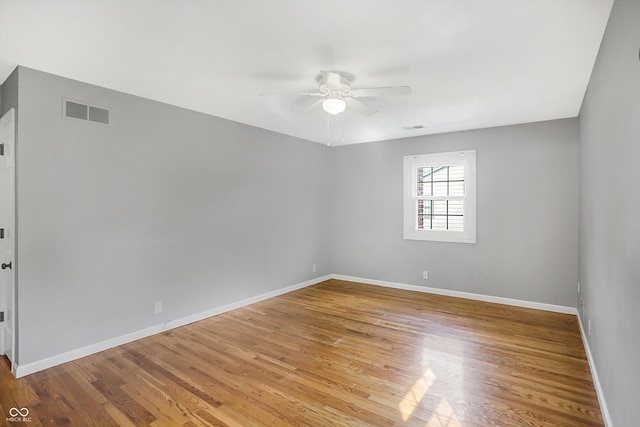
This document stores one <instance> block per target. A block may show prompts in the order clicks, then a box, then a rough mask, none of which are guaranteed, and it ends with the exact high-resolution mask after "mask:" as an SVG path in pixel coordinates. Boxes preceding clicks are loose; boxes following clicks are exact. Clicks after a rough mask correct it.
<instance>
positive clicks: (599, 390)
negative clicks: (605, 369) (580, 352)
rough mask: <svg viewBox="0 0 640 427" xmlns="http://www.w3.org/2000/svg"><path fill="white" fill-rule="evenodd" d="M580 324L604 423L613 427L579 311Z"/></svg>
mask: <svg viewBox="0 0 640 427" xmlns="http://www.w3.org/2000/svg"><path fill="white" fill-rule="evenodd" d="M578 325H580V335H582V344H583V345H584V350H585V352H586V353H587V361H588V362H589V368H590V369H591V377H592V378H593V385H594V386H595V388H596V396H598V403H600V411H602V418H603V419H604V425H605V426H606V427H613V422H612V421H611V415H609V408H607V402H606V400H605V398H604V392H603V390H602V387H601V386H600V379H599V378H598V371H597V370H596V364H595V361H594V360H593V356H592V355H591V348H590V347H589V341H588V340H587V335H586V334H585V333H584V328H583V327H582V318H580V313H578Z"/></svg>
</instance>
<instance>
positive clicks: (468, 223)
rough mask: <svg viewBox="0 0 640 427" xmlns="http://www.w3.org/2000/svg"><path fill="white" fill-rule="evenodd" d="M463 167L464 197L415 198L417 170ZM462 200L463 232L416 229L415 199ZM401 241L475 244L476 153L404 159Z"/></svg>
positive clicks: (407, 157)
mask: <svg viewBox="0 0 640 427" xmlns="http://www.w3.org/2000/svg"><path fill="white" fill-rule="evenodd" d="M460 165H464V188H465V194H464V196H458V197H452V196H447V197H422V196H418V183H417V179H416V176H417V173H418V168H419V167H436V166H460ZM420 199H423V200H460V199H462V200H464V216H463V224H464V225H463V231H450V230H419V229H418V215H417V212H418V200H420ZM404 238H405V239H407V240H429V241H435V242H453V243H476V150H463V151H451V152H447V153H432V154H419V155H413V156H405V157H404Z"/></svg>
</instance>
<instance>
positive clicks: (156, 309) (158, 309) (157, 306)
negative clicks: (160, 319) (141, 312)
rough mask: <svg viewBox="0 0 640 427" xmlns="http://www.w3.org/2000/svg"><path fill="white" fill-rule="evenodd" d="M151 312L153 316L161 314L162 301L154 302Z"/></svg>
mask: <svg viewBox="0 0 640 427" xmlns="http://www.w3.org/2000/svg"><path fill="white" fill-rule="evenodd" d="M153 311H154V313H155V314H159V313H162V301H156V302H154V303H153Z"/></svg>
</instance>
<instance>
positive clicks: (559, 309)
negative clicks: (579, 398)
mask: <svg viewBox="0 0 640 427" xmlns="http://www.w3.org/2000/svg"><path fill="white" fill-rule="evenodd" d="M331 278H332V279H338V280H345V281H348V282H359V283H365V284H368V285H376V286H384V287H387V288H395V289H404V290H407V291H417V292H425V293H429V294H437V295H445V296H449V297H457V298H466V299H472V300H477V301H485V302H494V303H497V304H506V305H513V306H516V307H524V308H535V309H536V310H545V311H553V312H555V313H564V314H578V310H577V309H576V308H575V307H566V306H564V305H554V304H545V303H542V302H533V301H524V300H519V299H512V298H503V297H494V296H491V295H482V294H474V293H470V292H460V291H450V290H448V289H439V288H428V287H426V286H416V285H407V284H405V283H396V282H387V281H384V280H374V279H366V278H362V277H352V276H344V275H341V274H332V275H331Z"/></svg>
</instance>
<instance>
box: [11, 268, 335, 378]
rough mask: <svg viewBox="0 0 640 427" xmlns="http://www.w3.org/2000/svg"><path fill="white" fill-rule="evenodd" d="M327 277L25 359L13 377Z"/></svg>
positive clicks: (312, 283) (88, 354) (327, 277)
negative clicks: (39, 356)
mask: <svg viewBox="0 0 640 427" xmlns="http://www.w3.org/2000/svg"><path fill="white" fill-rule="evenodd" d="M330 278H331V276H323V277H318V278H316V279H312V280H308V281H306V282H301V283H297V284H295V285H291V286H287V287H285V288H281V289H276V290H275V291H271V292H267V293H264V294H261V295H257V296H255V297H251V298H247V299H244V300H242V301H238V302H235V303H232V304H227V305H224V306H221V307H216V308H213V309H211V310H207V311H203V312H201V313H197V314H193V315H190V316H186V317H183V318H180V319H176V320H171V321H169V322H166V323H161V324H159V325H154V326H151V327H149V328H145V329H141V330H139V331H135V332H131V333H128V334H125V335H121V336H118V337H114V338H110V339H108V340H104V341H101V342H99V343H95V344H90V345H88V346H85V347H81V348H78V349H74V350H71V351H67V352H65V353H62V354H58V355H55V356H51V357H47V358H46V359H41V360H38V361H35V362H31V363H27V364H25V365H18V366H16V367H15V376H16V378H20V377H24V376H26V375H30V374H33V373H36V372H38V371H42V370H44V369H48V368H52V367H54V366H58V365H61V364H63V363H67V362H71V361H73V360H76V359H80V358H82V357H85V356H90V355H92V354H95V353H98V352H100V351H104V350H108V349H110V348H113V347H117V346H119V345H123V344H126V343H129V342H131V341H135V340H139V339H142V338H146V337H149V336H151V335H155V334H158V333H161V332H164V331H167V330H169V329H173V328H177V327H179V326H183V325H187V324H189V323H193V322H197V321H198V320H203V319H206V318H208V317H211V316H215V315H217V314H221V313H225V312H227V311H230V310H235V309H236V308H240V307H244V306H246V305H249V304H254V303H256V302H260V301H263V300H266V299H269V298H273V297H276V296H278V295H282V294H286V293H288V292H291V291H295V290H297V289H302V288H305V287H307V286H311V285H315V284H316V283H320V282H324V281H325V280H328V279H330Z"/></svg>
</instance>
